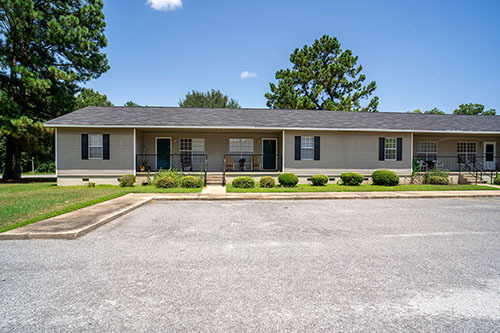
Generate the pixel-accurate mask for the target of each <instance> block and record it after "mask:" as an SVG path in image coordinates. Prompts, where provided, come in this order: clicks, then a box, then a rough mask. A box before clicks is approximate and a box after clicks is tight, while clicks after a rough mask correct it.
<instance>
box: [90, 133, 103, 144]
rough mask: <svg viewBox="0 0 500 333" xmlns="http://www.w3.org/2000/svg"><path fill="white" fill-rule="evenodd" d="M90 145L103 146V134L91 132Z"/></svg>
mask: <svg viewBox="0 0 500 333" xmlns="http://www.w3.org/2000/svg"><path fill="white" fill-rule="evenodd" d="M89 147H102V134H89Z"/></svg>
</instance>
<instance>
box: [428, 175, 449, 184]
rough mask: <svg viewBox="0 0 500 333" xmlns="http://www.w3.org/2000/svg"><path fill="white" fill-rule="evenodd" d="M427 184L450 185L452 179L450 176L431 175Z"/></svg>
mask: <svg viewBox="0 0 500 333" xmlns="http://www.w3.org/2000/svg"><path fill="white" fill-rule="evenodd" d="M427 184H431V185H449V184H450V180H449V179H448V177H442V176H430V177H429V178H428V179H427Z"/></svg>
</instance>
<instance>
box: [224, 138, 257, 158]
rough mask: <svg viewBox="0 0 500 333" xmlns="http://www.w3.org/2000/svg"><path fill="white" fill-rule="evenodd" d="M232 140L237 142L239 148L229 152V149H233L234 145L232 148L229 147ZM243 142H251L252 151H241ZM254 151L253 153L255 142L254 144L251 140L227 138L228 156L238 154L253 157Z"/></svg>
mask: <svg viewBox="0 0 500 333" xmlns="http://www.w3.org/2000/svg"><path fill="white" fill-rule="evenodd" d="M232 140H235V141H236V140H237V141H239V148H238V149H236V150H235V149H233V150H231V148H233V147H234V145H233V147H231V141H232ZM243 140H249V141H251V142H252V151H250V150H243ZM254 151H255V142H254V139H253V138H229V154H231V155H237V154H240V155H250V154H252V155H253V153H254Z"/></svg>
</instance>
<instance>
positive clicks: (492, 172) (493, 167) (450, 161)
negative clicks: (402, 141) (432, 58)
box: [414, 154, 500, 183]
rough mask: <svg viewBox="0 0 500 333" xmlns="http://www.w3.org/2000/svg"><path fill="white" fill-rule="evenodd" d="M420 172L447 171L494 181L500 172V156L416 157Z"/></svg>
mask: <svg viewBox="0 0 500 333" xmlns="http://www.w3.org/2000/svg"><path fill="white" fill-rule="evenodd" d="M415 166H417V168H418V170H414V171H421V172H424V171H427V170H430V169H436V168H437V169H445V170H448V171H451V172H458V173H459V175H461V173H462V172H466V173H469V174H470V175H472V176H473V177H474V178H475V179H476V183H477V181H478V179H482V178H483V175H488V176H490V179H493V178H494V177H496V176H497V175H498V173H499V172H500V156H493V157H492V156H487V157H484V156H476V155H472V154H468V155H465V154H462V155H457V156H433V157H426V156H418V155H417V156H414V167H415Z"/></svg>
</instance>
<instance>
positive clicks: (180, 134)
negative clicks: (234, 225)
mask: <svg viewBox="0 0 500 333" xmlns="http://www.w3.org/2000/svg"><path fill="white" fill-rule="evenodd" d="M135 141H136V144H135V148H136V149H135V150H136V151H135V169H136V172H139V173H142V172H157V171H159V170H167V169H170V168H172V169H177V170H180V171H183V172H189V173H196V172H206V173H226V172H227V173H249V172H250V173H266V172H267V173H269V172H271V173H273V172H277V171H282V168H283V153H282V152H283V150H282V148H283V133H282V131H261V130H259V131H251V130H244V131H243V130H241V131H238V130H221V129H213V130H211V129H203V130H193V129H189V130H187V129H186V130H184V129H182V130H180V129H175V130H174V129H173V130H155V129H136V131H135Z"/></svg>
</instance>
